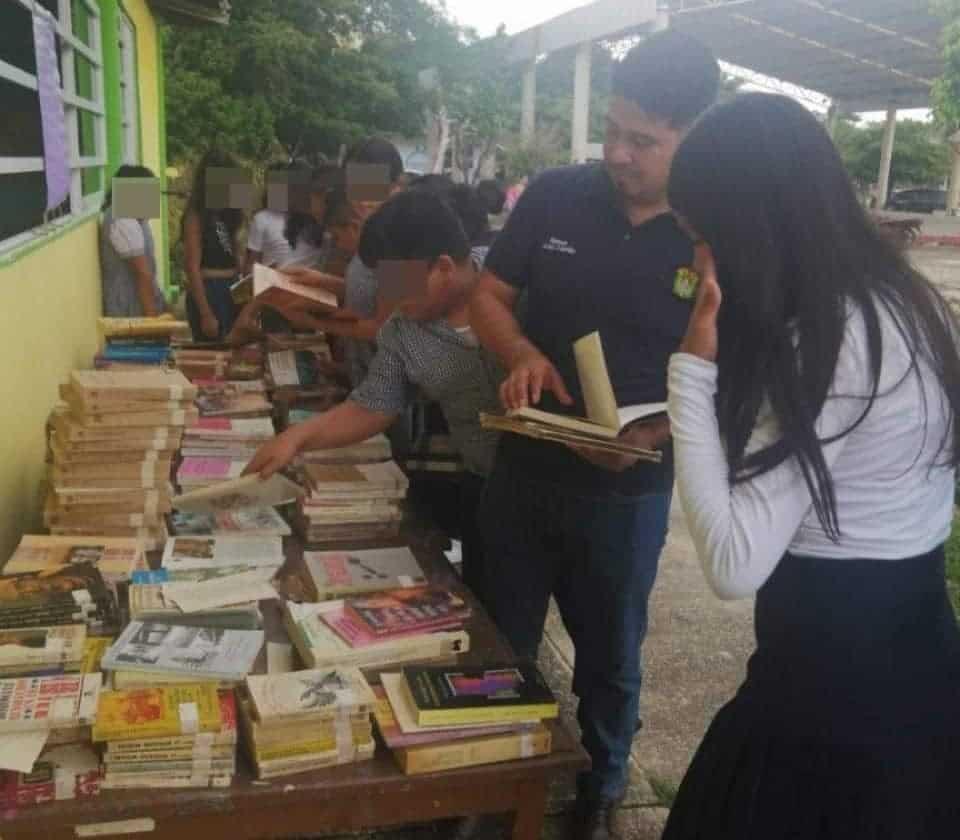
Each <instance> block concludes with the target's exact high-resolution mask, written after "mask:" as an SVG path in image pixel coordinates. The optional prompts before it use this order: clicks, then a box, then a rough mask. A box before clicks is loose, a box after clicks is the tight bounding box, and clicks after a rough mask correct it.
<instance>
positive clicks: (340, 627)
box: [321, 610, 463, 648]
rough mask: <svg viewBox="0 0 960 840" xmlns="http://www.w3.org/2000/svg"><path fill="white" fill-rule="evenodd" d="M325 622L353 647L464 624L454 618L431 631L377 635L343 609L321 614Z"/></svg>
mask: <svg viewBox="0 0 960 840" xmlns="http://www.w3.org/2000/svg"><path fill="white" fill-rule="evenodd" d="M321 618H322V620H323V623H324V624H326V625H327V626H328V627H329V628H330V629H331V630H333V632H334V633H336V634H337V635H338V636H339V637H340V638H341V639H343V640H344V641H345V642H346V643H347V644H348V645H350V647H352V648H364V647H368V646H369V645H377V644H382V643H384V642H388V641H390V640H392V639H405V638H408V637H410V636H423V635H425V634H426V633H427V632H430V633H434V632H439V631H441V630H459V629H460V627H461V626H462V625H463V621H462V620H461V619H452V620H450V621H447V622H445V623H443V624H438V625H436V626H434V627H431V628H430V630H429V631H426V630H423V629H420V628H417V629H415V630H400V631H398V632H396V633H390V634H389V635H386V636H377V635H375V634H373V633H371V632H370V630H369V629H368V628H367V626H366V625H365V624H364V623H363V622H362V621H360V620H358V619H357V618H356V617H355V616H353V615H351V614H349V613H347V612H346V610H342V611H339V612H335V613H326V614H324V615H322V616H321Z"/></svg>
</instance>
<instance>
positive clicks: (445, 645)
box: [283, 601, 470, 668]
mask: <svg viewBox="0 0 960 840" xmlns="http://www.w3.org/2000/svg"><path fill="white" fill-rule="evenodd" d="M283 606H284V626H285V627H286V628H287V631H288V633H289V635H290V640H291V641H292V642H293V643H294V645H295V646H296V648H297V652H298V653H299V654H300V658H301V659H302V660H303V661H304V663H305V664H306V665H307V666H308V667H310V668H327V667H333V666H336V665H344V666H353V667H359V668H379V667H383V666H387V665H398V664H402V663H405V662H424V661H427V660H438V659H445V660H452V659H453V658H454V657H456V656H459V655H460V654H462V653H466V652H467V651H468V650H469V649H470V636H469V634H468V633H467V632H466V631H465V630H453V631H442V630H441V631H435V632H432V633H427V634H418V635H416V636H415V637H407V638H404V637H400V638H396V639H387V640H377V639H374V640H371V641H370V643H369V644H365V645H357V646H354V645H353V644H351V641H350V640H348V639H345V638H343V636H341V635H340V633H339V632H338V631H337V629H336V625H337V624H338V623H339V622H338V620H339V619H342V617H343V602H342V601H324V602H322V603H319V604H297V603H296V602H293V601H286V602H284V605H283ZM344 635H347V634H346V633H344Z"/></svg>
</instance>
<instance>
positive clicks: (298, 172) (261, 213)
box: [243, 160, 319, 274]
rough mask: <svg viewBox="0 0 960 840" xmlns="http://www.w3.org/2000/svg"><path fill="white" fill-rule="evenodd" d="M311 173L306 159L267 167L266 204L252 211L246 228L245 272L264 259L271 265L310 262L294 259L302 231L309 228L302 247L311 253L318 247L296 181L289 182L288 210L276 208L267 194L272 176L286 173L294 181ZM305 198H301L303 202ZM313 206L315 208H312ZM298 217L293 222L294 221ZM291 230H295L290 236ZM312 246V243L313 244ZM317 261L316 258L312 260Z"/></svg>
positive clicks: (311, 219) (285, 175) (265, 262)
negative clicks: (269, 200) (298, 204)
mask: <svg viewBox="0 0 960 840" xmlns="http://www.w3.org/2000/svg"><path fill="white" fill-rule="evenodd" d="M309 173H310V167H309V166H308V165H307V164H306V163H305V162H303V161H298V160H293V161H289V162H287V163H275V164H273V165H272V166H270V167H268V169H267V183H268V187H267V189H266V190H265V194H264V206H263V208H262V209H260V210H258V211H257V212H256V213H254V214H253V218H252V219H251V220H250V225H249V227H248V229H247V253H246V258H245V260H244V265H243V273H244V274H249V273H250V272H251V271H252V270H253V266H254V263H262V264H263V265H268V266H271V267H272V268H276V267H279V266H281V265H284V264H286V263H290V262H296V264H308V263H309V262H310V260H308V261H307V263H303V262H301V261H294V260H292V259H291V256H292V255H293V253H294V251H295V250H296V248H297V246H298V245H299V244H300V242H299V240H300V239H301V237H300V233H301V231H302V230H304V229H307V231H308V235H307V236H305V237H303V243H302V245H303V247H304V249H305V250H308V249H309V254H311V255H312V251H313V250H314V249H315V250H316V251H319V247H318V246H317V245H316V243H314V242H313V239H314V236H313V235H312V233H313V231H312V224H311V223H312V222H313V217H307V218H304V217H305V216H307V214H306V210H307V208H306V207H303V206H301V207H296V206H295V205H296V202H297V198H298V196H297V188H296V186H295V185H288V195H287V200H288V208H289V205H291V204H292V205H294V206H293V207H292V208H290V209H287V210H274V209H271V208H270V207H269V205H268V201H267V196H268V193H269V189H270V187H269V184H270V181H271V176H283V177H287V178H289V179H290V180H291V181H298V180H299V179H301V178H304V177H307V176H308V174H309ZM302 203H303V202H302V201H301V204H302ZM311 209H312V208H311ZM294 218H296V221H294V222H293V223H292V224H291V221H292V220H293V219H294ZM288 234H292V235H290V236H288ZM311 246H313V247H312V248H311ZM313 261H314V262H315V261H316V260H315V259H314V260H313Z"/></svg>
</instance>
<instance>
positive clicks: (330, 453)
mask: <svg viewBox="0 0 960 840" xmlns="http://www.w3.org/2000/svg"><path fill="white" fill-rule="evenodd" d="M311 416H316V413H315V412H313V411H311V410H310V409H303V408H296V409H293V410H292V411H291V412H290V420H291V424H293V423H302V422H304V421H305V420H309V419H310V417H311ZM392 457H393V453H392V451H391V449H390V441H389V440H388V439H387V436H386V435H382V434H381V435H374V436H373V437H372V438H367V440H364V441H361V442H360V443H355V444H353V445H352V446H341V447H339V448H337V449H308V450H307V451H305V452H301V453H300V459H301V460H302V461H303V462H304V463H306V464H376V463H378V462H380V461H389V460H390V459H391V458H392Z"/></svg>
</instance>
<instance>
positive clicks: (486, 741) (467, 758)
mask: <svg viewBox="0 0 960 840" xmlns="http://www.w3.org/2000/svg"><path fill="white" fill-rule="evenodd" d="M551 747H552V736H551V733H550V730H549V729H547V727H545V726H539V727H537V728H536V729H534V730H532V731H529V732H506V733H503V734H500V735H485V736H481V737H476V738H469V739H465V740H460V741H454V742H452V743H438V744H428V745H425V746H419V747H402V748H399V749H396V750H394V752H393V754H394V757H395V758H396V760H397V763H398V764H399V765H400V769H401V770H403V772H404V773H406V774H407V775H409V776H413V775H417V774H419V773H439V772H441V771H443V770H456V769H458V768H461V767H476V766H478V765H481V764H497V763H500V762H503V761H516V760H517V759H522V758H534V757H535V756H541V755H549V754H550V750H551Z"/></svg>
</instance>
